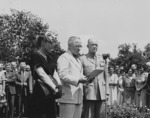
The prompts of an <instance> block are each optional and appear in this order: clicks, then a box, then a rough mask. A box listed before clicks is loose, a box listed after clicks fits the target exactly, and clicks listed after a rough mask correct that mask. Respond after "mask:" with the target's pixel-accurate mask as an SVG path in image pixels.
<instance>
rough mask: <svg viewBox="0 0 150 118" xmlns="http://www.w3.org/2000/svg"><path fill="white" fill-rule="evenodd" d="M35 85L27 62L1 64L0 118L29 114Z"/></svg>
mask: <svg viewBox="0 0 150 118" xmlns="http://www.w3.org/2000/svg"><path fill="white" fill-rule="evenodd" d="M33 83H34V81H33V78H32V75H31V70H30V66H29V65H27V64H26V63H25V62H20V64H19V65H17V63H16V62H10V63H7V64H5V65H4V64H3V63H1V64H0V117H3V116H7V117H9V118H13V117H14V114H15V115H17V116H18V117H21V116H23V115H25V114H26V115H27V114H28V113H29V109H30V107H29V104H30V99H31V98H30V97H31V94H32V92H33Z"/></svg>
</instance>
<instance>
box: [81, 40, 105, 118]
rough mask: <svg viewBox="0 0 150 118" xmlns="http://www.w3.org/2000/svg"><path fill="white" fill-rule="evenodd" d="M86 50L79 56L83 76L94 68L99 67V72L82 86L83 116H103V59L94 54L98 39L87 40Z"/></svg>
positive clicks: (89, 117)
mask: <svg viewBox="0 0 150 118" xmlns="http://www.w3.org/2000/svg"><path fill="white" fill-rule="evenodd" d="M87 47H88V50H89V52H88V53H87V54H86V55H83V56H81V57H80V59H81V63H82V65H83V73H84V75H85V76H89V74H90V73H91V72H92V71H94V70H95V69H99V70H100V71H99V72H100V74H99V75H98V76H96V77H95V78H88V79H90V83H89V84H85V86H84V104H83V114H82V116H83V118H105V100H106V93H105V92H106V91H105V87H106V80H105V78H104V64H105V63H104V60H103V58H102V56H101V55H98V54H96V52H97V49H98V41H97V40H96V39H89V40H88V45H87Z"/></svg>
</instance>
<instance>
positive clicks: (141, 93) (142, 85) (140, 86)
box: [135, 66, 148, 107]
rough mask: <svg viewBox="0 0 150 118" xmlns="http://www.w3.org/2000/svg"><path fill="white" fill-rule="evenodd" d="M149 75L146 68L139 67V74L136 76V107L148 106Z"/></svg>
mask: <svg viewBox="0 0 150 118" xmlns="http://www.w3.org/2000/svg"><path fill="white" fill-rule="evenodd" d="M147 79H148V73H147V72H145V70H144V66H141V67H139V69H138V74H137V76H136V81H135V86H136V95H135V96H136V99H135V102H136V105H137V106H140V107H142V106H144V107H145V106H146V90H147V89H146V85H147Z"/></svg>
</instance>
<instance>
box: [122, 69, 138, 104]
mask: <svg viewBox="0 0 150 118" xmlns="http://www.w3.org/2000/svg"><path fill="white" fill-rule="evenodd" d="M123 87H124V94H123V98H124V101H123V103H127V104H133V103H134V96H135V76H134V75H133V71H132V69H131V68H130V69H129V70H128V73H127V74H126V75H125V76H124V77H123Z"/></svg>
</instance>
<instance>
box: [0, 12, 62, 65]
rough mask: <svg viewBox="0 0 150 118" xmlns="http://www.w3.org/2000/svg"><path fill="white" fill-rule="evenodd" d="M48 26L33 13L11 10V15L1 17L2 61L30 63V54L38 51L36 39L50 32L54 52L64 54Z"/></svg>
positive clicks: (0, 47)
mask: <svg viewBox="0 0 150 118" xmlns="http://www.w3.org/2000/svg"><path fill="white" fill-rule="evenodd" d="M48 29H49V26H48V24H44V23H43V22H42V19H41V18H39V17H37V16H36V15H34V14H32V13H31V12H25V11H18V10H14V9H12V10H11V14H10V15H8V14H3V15H0V42H1V43H0V50H1V51H0V60H2V61H13V60H16V59H18V58H19V60H25V61H26V62H29V60H30V58H29V57H30V54H31V53H32V52H34V51H35V50H36V45H35V41H36V37H37V35H40V34H45V33H46V32H49V34H50V35H51V37H52V38H53V39H54V40H53V41H54V45H55V46H54V47H55V49H54V52H55V55H59V54H61V53H62V52H63V50H62V49H61V47H60V44H59V42H58V41H57V35H58V34H55V33H54V32H52V31H49V30H48Z"/></svg>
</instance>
